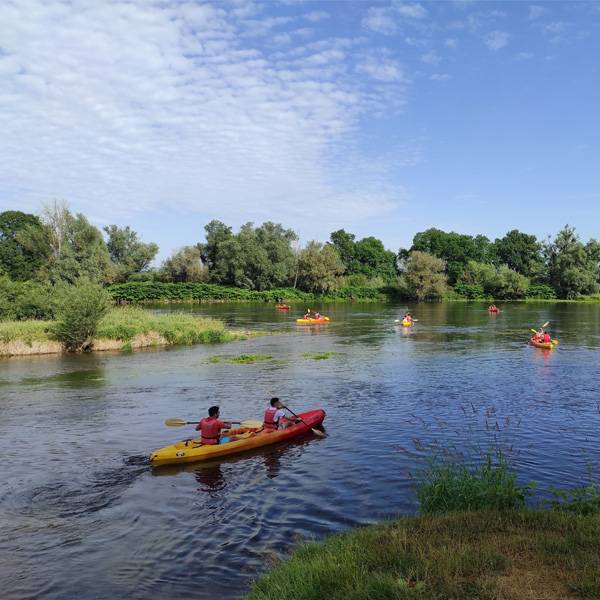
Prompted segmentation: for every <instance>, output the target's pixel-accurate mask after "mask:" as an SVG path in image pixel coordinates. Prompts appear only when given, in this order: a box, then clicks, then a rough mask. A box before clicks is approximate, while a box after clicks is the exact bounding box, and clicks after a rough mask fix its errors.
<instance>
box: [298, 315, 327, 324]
mask: <svg viewBox="0 0 600 600" xmlns="http://www.w3.org/2000/svg"><path fill="white" fill-rule="evenodd" d="M296 323H298V324H300V325H312V324H315V323H329V317H321V318H320V319H296Z"/></svg>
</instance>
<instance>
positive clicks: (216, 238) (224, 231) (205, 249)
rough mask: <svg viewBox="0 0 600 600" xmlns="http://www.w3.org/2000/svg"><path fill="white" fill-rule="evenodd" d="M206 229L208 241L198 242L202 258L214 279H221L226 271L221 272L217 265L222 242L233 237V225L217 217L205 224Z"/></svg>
mask: <svg viewBox="0 0 600 600" xmlns="http://www.w3.org/2000/svg"><path fill="white" fill-rule="evenodd" d="M204 231H205V232H206V243H204V244H198V248H199V250H200V251H201V253H202V260H203V262H204V264H205V265H206V266H207V267H208V269H209V270H210V272H211V275H212V277H213V279H214V281H221V280H223V278H224V277H225V273H221V272H219V267H218V266H217V262H218V260H219V252H220V249H221V244H223V243H225V242H228V241H229V240H231V239H232V238H233V231H232V229H231V227H228V226H227V225H225V223H222V222H221V221H217V220H216V219H213V220H212V221H211V222H210V223H207V224H206V225H205V226H204Z"/></svg>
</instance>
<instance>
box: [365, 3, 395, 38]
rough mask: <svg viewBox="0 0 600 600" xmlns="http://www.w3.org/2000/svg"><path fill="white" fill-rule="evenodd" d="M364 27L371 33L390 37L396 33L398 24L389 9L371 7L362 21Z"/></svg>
mask: <svg viewBox="0 0 600 600" xmlns="http://www.w3.org/2000/svg"><path fill="white" fill-rule="evenodd" d="M362 26H363V27H364V28H365V29H368V30H369V31H375V32H377V33H383V34H384V35H390V34H392V33H394V32H395V31H396V22H395V21H394V16H393V14H392V11H391V10H390V9H389V8H387V7H386V8H382V7H371V8H369V10H368V11H367V13H366V15H365V16H364V17H363V19H362Z"/></svg>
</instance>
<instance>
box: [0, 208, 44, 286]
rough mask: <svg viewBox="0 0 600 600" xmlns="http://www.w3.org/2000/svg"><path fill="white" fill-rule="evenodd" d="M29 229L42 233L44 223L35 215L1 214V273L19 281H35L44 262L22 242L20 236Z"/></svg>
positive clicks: (11, 211)
mask: <svg viewBox="0 0 600 600" xmlns="http://www.w3.org/2000/svg"><path fill="white" fill-rule="evenodd" d="M28 228H32V229H37V230H38V232H41V230H42V223H41V222H40V220H39V218H38V217H36V216H35V215H30V214H28V213H24V212H21V211H19V210H7V211H5V212H2V213H0V271H4V272H5V273H6V274H7V275H8V276H9V277H10V278H11V279H14V280H18V281H26V280H28V279H33V277H34V275H35V273H36V271H37V270H38V269H39V268H40V266H41V264H42V261H43V256H40V255H38V254H36V253H35V252H34V251H32V249H30V248H27V247H25V246H24V245H23V244H22V242H21V239H20V235H21V234H22V232H23V231H25V230H27V229H28Z"/></svg>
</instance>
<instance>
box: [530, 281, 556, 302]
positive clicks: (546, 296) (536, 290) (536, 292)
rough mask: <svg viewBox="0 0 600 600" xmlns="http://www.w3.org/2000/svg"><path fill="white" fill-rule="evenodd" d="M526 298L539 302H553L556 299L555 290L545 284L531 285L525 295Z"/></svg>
mask: <svg viewBox="0 0 600 600" xmlns="http://www.w3.org/2000/svg"><path fill="white" fill-rule="evenodd" d="M526 297H527V298H539V299H540V300H553V299H554V298H556V290H555V289H554V288H553V287H550V286H549V285H546V284H545V283H538V284H532V285H530V286H529V289H528V290H527V294H526Z"/></svg>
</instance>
